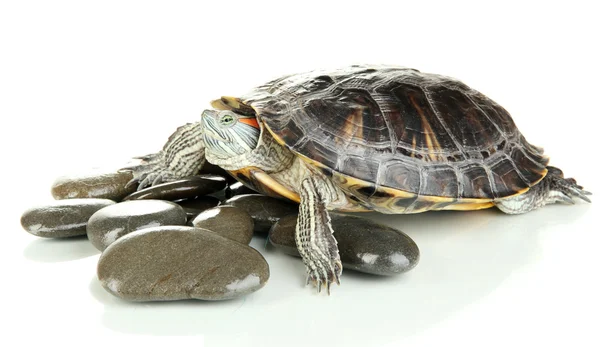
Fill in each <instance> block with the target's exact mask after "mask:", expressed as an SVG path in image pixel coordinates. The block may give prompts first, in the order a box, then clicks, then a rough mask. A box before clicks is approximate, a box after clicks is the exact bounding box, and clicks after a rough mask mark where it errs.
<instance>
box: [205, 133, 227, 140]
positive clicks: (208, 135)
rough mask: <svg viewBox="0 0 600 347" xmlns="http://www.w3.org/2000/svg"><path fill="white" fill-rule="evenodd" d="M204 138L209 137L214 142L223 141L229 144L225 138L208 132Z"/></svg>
mask: <svg viewBox="0 0 600 347" xmlns="http://www.w3.org/2000/svg"><path fill="white" fill-rule="evenodd" d="M204 136H206V137H209V138H211V139H213V140H217V141H222V142H228V141H227V139H226V138H224V137H221V136H219V135H217V134H214V133H211V132H208V131H206V132H205V133H204Z"/></svg>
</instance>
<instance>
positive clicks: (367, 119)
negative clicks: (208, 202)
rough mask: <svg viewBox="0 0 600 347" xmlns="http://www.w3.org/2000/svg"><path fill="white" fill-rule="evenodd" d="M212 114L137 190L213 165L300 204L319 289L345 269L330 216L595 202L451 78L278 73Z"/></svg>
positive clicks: (156, 162) (300, 237)
mask: <svg viewBox="0 0 600 347" xmlns="http://www.w3.org/2000/svg"><path fill="white" fill-rule="evenodd" d="M212 107H213V109H212V110H206V111H204V113H203V114H202V119H201V121H200V122H198V123H195V124H187V125H185V126H183V127H181V128H179V129H178V130H177V131H176V132H175V133H174V134H173V135H171V137H170V138H169V141H168V142H167V144H166V145H165V146H164V148H163V150H162V151H161V152H159V153H157V154H155V155H151V156H148V157H146V158H145V159H146V161H145V163H144V164H143V165H141V166H139V167H137V168H134V174H135V176H134V177H135V178H134V180H133V181H132V183H135V182H139V188H143V187H145V186H148V185H152V184H157V183H160V182H162V181H168V180H173V179H177V178H181V177H185V176H189V175H193V174H195V173H197V172H198V171H199V170H200V168H201V167H202V165H203V163H204V161H205V159H206V160H208V161H209V162H210V163H212V164H214V165H218V166H220V167H222V168H223V169H225V170H227V171H229V172H231V173H232V175H233V176H235V177H236V178H237V179H238V180H239V181H241V182H242V183H244V184H246V185H248V186H250V187H251V188H253V189H255V190H258V191H261V192H263V193H265V194H269V195H275V196H282V197H285V198H288V199H291V200H294V201H296V202H299V203H300V214H299V217H298V223H297V227H296V243H297V246H298V250H299V251H300V253H301V255H302V258H303V260H304V263H305V264H306V266H307V271H308V275H309V280H312V282H313V283H314V284H315V285H317V287H318V288H319V290H320V288H321V285H324V286H325V287H326V288H327V289H328V290H329V285H330V284H331V283H332V282H337V283H338V284H339V276H340V274H341V272H342V263H341V262H340V257H339V255H338V248H337V242H336V240H335V238H334V236H333V232H334V231H333V230H332V229H331V225H330V219H329V213H328V210H343V211H367V210H374V211H379V212H383V213H417V212H424V211H429V210H477V209H484V208H489V207H492V206H496V207H498V208H499V209H500V210H502V211H504V212H506V213H511V214H516V213H524V212H528V211H531V210H533V209H536V208H538V207H541V206H543V205H545V204H550V203H555V202H563V203H573V198H579V199H582V200H585V201H588V202H589V201H590V200H589V199H588V197H587V196H586V195H588V194H589V193H588V192H586V191H584V190H583V189H582V187H581V186H579V185H577V183H576V182H575V180H574V179H565V178H564V177H563V174H562V172H561V171H560V170H559V169H557V168H554V167H551V166H548V158H547V157H545V156H544V155H543V150H542V149H541V148H540V147H536V146H533V145H531V144H529V143H528V142H527V140H525V137H523V135H522V134H521V133H520V132H519V130H518V129H517V127H516V126H515V123H514V122H513V120H512V119H511V117H510V115H509V113H508V112H507V111H506V110H505V109H504V108H502V107H501V106H500V105H498V104H497V103H495V102H494V101H492V100H491V99H489V98H487V97H486V96H485V95H483V94H481V93H480V92H478V91H476V90H474V89H472V88H469V87H468V86H467V85H465V84H463V83H462V82H460V81H457V80H455V79H452V78H449V77H444V76H440V75H434V74H428V73H422V72H419V71H417V70H414V69H407V68H400V67H390V66H351V67H349V68H344V69H340V70H333V71H315V72H309V73H303V74H297V75H290V76H286V77H282V78H279V79H276V80H274V81H271V82H269V83H267V84H265V85H262V86H260V87H258V88H256V89H254V90H253V91H251V92H250V93H249V94H247V95H245V96H242V97H222V98H221V99H218V100H215V101H213V102H212Z"/></svg>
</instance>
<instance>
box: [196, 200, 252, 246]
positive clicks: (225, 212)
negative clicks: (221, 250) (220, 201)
mask: <svg viewBox="0 0 600 347" xmlns="http://www.w3.org/2000/svg"><path fill="white" fill-rule="evenodd" d="M192 225H193V226H194V227H196V228H203V229H207V230H210V231H212V232H214V233H217V234H219V235H221V236H223V237H226V238H228V239H231V240H234V241H237V242H241V243H244V244H249V243H250V240H252V234H253V233H254V221H253V220H252V217H251V216H250V215H249V214H248V213H246V212H245V211H244V210H242V209H240V208H238V207H233V206H219V207H215V208H211V209H210V210H206V211H204V212H202V213H200V214H199V215H198V216H196V218H194V219H193V220H192Z"/></svg>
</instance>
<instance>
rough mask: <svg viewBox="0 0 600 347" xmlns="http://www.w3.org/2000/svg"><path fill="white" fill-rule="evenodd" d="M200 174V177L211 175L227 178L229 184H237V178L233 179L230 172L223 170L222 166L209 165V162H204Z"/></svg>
mask: <svg viewBox="0 0 600 347" xmlns="http://www.w3.org/2000/svg"><path fill="white" fill-rule="evenodd" d="M199 174H200V175H204V174H209V175H217V176H222V177H224V178H225V180H226V181H227V183H234V182H237V180H236V179H235V178H233V176H231V175H230V174H229V172H227V171H226V170H224V169H222V168H221V167H220V166H217V165H213V164H211V163H209V162H208V161H207V162H204V165H202V169H200V172H199Z"/></svg>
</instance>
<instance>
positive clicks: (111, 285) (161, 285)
mask: <svg viewBox="0 0 600 347" xmlns="http://www.w3.org/2000/svg"><path fill="white" fill-rule="evenodd" d="M98 279H99V280H100V282H101V283H102V286H103V287H104V288H105V289H106V290H107V291H109V292H110V293H111V294H113V295H115V296H118V297H120V298H123V299H127V300H133V301H164V300H183V299H201V300H224V299H233V298H237V297H240V296H243V295H246V294H250V293H252V292H254V291H256V290H258V289H260V288H262V287H263V286H264V285H265V283H266V282H267V280H268V279H269V265H268V264H267V262H266V261H265V259H264V258H263V256H262V255H261V254H260V253H259V252H258V251H256V250H255V249H253V248H251V247H249V246H246V245H244V244H241V243H239V242H235V241H232V240H229V239H227V238H225V237H222V236H220V235H217V234H215V233H213V232H210V231H208V230H204V229H199V228H192V227H177V226H167V227H157V228H149V229H144V230H140V231H138V232H135V233H131V234H129V235H126V236H124V237H122V238H121V239H119V240H118V241H117V242H115V243H113V244H112V245H110V247H108V248H107V249H106V250H105V251H104V252H103V253H102V256H100V260H99V262H98Z"/></svg>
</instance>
